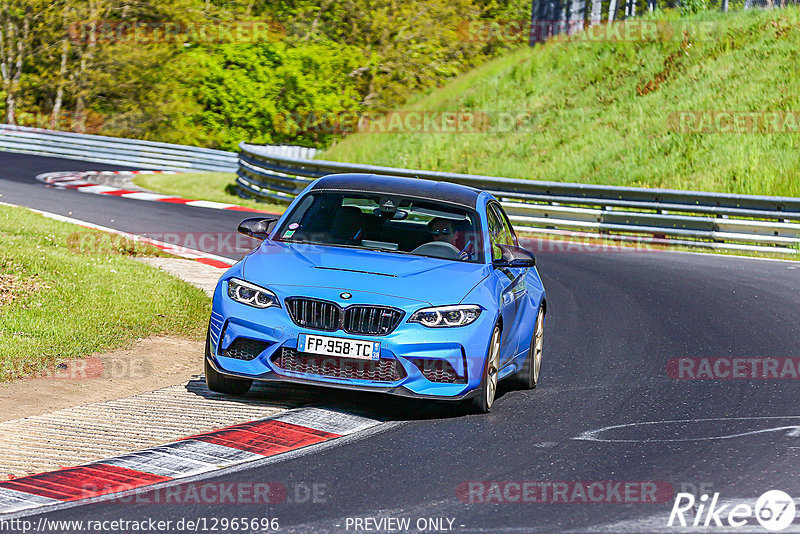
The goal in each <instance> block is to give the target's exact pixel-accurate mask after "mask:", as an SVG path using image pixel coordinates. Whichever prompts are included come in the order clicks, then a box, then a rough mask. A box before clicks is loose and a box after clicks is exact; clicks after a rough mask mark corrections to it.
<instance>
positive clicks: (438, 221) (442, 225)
mask: <svg viewBox="0 0 800 534" xmlns="http://www.w3.org/2000/svg"><path fill="white" fill-rule="evenodd" d="M428 230H429V231H430V232H431V235H432V236H433V240H434V241H438V242H446V243H450V244H451V245H453V246H454V247H455V248H456V249H457V250H458V257H459V258H460V259H462V260H467V259H469V258H470V254H471V250H472V239H470V238H469V237H468V236H469V234H470V232H466V231H463V230H456V228H455V225H454V221H451V220H450V219H445V218H442V217H436V218H435V219H431V221H430V222H429V223H428Z"/></svg>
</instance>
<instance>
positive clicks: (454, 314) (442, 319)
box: [408, 304, 481, 328]
mask: <svg viewBox="0 0 800 534" xmlns="http://www.w3.org/2000/svg"><path fill="white" fill-rule="evenodd" d="M480 314H481V307H480V306H476V305H475V304H464V305H456V306H434V307H433V308H422V309H421V310H418V311H416V312H414V315H412V316H411V319H409V320H408V322H409V323H419V324H421V325H423V326H427V327H429V328H447V327H452V326H466V325H468V324H470V323H473V322H475V319H477V318H478V316H479V315H480Z"/></svg>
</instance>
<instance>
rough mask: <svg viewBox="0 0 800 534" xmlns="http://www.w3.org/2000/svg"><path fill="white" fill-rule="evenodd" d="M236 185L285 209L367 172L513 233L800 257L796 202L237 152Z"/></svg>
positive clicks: (256, 149) (251, 149)
mask: <svg viewBox="0 0 800 534" xmlns="http://www.w3.org/2000/svg"><path fill="white" fill-rule="evenodd" d="M239 148H240V149H241V152H240V154H239V169H238V171H237V175H238V177H237V184H238V186H239V188H240V192H241V193H242V194H243V195H245V196H250V197H254V198H257V199H260V200H265V201H270V202H280V203H288V202H291V201H292V199H293V198H294V197H295V196H296V195H297V194H298V193H300V192H301V191H302V190H303V189H304V188H305V187H306V186H307V185H308V184H309V183H310V182H311V181H313V180H314V179H315V178H319V177H321V176H325V175H326V174H333V173H368V174H381V175H393V176H407V177H414V178H424V179H428V180H437V181H444V182H454V183H458V184H463V185H469V186H472V187H477V188H479V189H484V190H487V191H489V192H491V193H492V194H494V195H495V196H496V197H497V198H498V199H500V201H501V202H502V204H503V206H504V207H505V209H506V211H507V212H508V215H509V217H510V218H511V220H512V222H513V223H514V226H515V227H516V228H517V229H519V230H522V231H524V232H530V233H535V234H556V235H558V234H560V235H567V236H601V237H603V238H607V239H614V240H618V241H635V242H646V243H655V244H664V245H682V246H690V247H705V248H715V249H730V250H752V251H769V252H779V253H787V254H797V253H798V252H800V198H792V197H771V196H756V195H734V194H725V193H710V192H698V191H682V190H674V189H645V188H635V187H618V186H603V185H592V184H575V183H566V182H545V181H534V180H519V179H512V178H498V177H494V176H477V175H470V174H456V173H447V172H434V171H423V170H410V169H400V168H393V167H379V166H375V165H358V164H352V163H340V162H335V161H323V160H313V159H311V158H312V157H313V155H307V154H302V153H299V152H298V154H297V155H294V156H285V155H276V154H274V153H271V152H270V150H269V147H263V146H259V145H251V144H247V143H241V144H240V145H239Z"/></svg>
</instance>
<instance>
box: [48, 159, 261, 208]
mask: <svg viewBox="0 0 800 534" xmlns="http://www.w3.org/2000/svg"><path fill="white" fill-rule="evenodd" d="M137 174H180V173H179V172H177V171H147V170H144V171H65V172H48V173H44V174H40V175H38V176H37V177H36V179H37V180H39V181H40V182H43V183H45V184H47V185H52V186H54V187H58V188H61V189H76V190H78V191H80V192H81V193H93V194H95V195H111V196H116V197H121V198H132V199H134V200H149V201H152V202H168V203H170V204H184V205H186V206H194V207H197V208H211V209H216V210H231V211H244V212H250V213H273V212H270V211H266V210H259V209H255V208H246V207H244V206H237V205H236V204H226V203H224V202H212V201H210V200H190V199H187V198H181V197H175V196H170V195H160V194H157V193H147V192H144V191H132V190H130V189H120V188H118V187H112V186H109V185H99V184H95V183H92V182H91V181H88V180H86V178H91V177H93V176H110V175H130V176H134V175H137ZM273 214H274V213H273Z"/></svg>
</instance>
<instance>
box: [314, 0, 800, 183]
mask: <svg viewBox="0 0 800 534" xmlns="http://www.w3.org/2000/svg"><path fill="white" fill-rule="evenodd" d="M676 16H677V15H669V14H667V15H665V14H664V13H657V14H655V15H653V17H652V18H654V19H660V20H661V21H664V20H665V19H666V18H672V19H673V20H674V19H675V17H676ZM698 21H704V24H703V25H702V27H701V28H702V30H703V31H692V32H690V34H689V37H688V38H680V37H676V36H673V37H672V38H663V37H661V38H659V39H649V40H639V41H634V42H586V40H585V39H583V40H582V41H581V39H580V36H578V37H577V38H576V40H574V41H572V42H566V41H562V42H552V43H548V44H546V45H544V46H540V47H536V48H534V49H527V48H525V49H520V50H517V51H515V52H512V53H510V54H508V55H506V56H504V57H502V58H500V59H498V60H495V61H493V62H491V63H487V64H485V65H483V66H481V67H480V68H478V69H476V70H474V71H471V72H469V73H467V74H466V75H464V76H462V77H460V78H458V79H456V80H455V81H453V82H452V83H450V84H449V85H447V86H445V87H443V88H441V89H438V90H434V91H430V92H428V93H426V94H423V95H419V96H418V97H417V98H416V99H415V100H413V101H412V102H411V103H410V104H409V105H407V106H406V107H405V108H403V109H406V110H424V111H432V110H440V111H459V110H461V111H487V112H499V111H507V112H512V113H519V112H530V113H531V116H532V121H531V123H530V124H528V125H523V126H521V127H519V128H517V129H516V131H508V132H500V133H498V132H491V131H490V132H486V133H450V134H443V133H422V134H420V133H402V134H394V133H392V134H389V133H383V134H381V133H358V134H355V135H351V136H349V137H347V138H345V139H343V140H342V141H340V142H339V143H337V144H335V145H334V146H332V147H331V148H330V149H329V150H328V151H326V153H324V154H321V155H320V156H319V157H320V158H322V159H333V160H338V161H348V162H359V163H371V164H378V165H390V166H402V167H407V168H419V169H430V170H440V171H452V172H463V173H472V174H487V175H495V176H506V177H514V178H530V179H536V180H557V181H567V182H583V183H598V184H616V185H628V186H644V187H667V188H679V189H697V190H709V191H723V192H732V193H748V194H774V195H790V196H800V172H798V171H800V151H798V149H800V133H797V132H800V9H797V8H786V9H780V10H778V9H776V10H772V11H756V10H752V11H745V12H739V13H730V14H719V13H708V12H706V13H703V14H701V15H698V17H696V18H694V19H682V21H681V22H682V23H683V24H684V25H685V26H687V27H692V25H691V23H692V22H698ZM687 22H688V23H689V24H687ZM659 24H661V25H662V27H666V25H665V23H664V22H661V23H659ZM662 35H665V34H662ZM681 111H737V112H758V113H762V112H763V113H769V112H796V113H797V115H794V116H793V115H789V118H792V117H795V118H797V119H798V120H796V121H795V123H796V124H794V126H793V124H792V122H791V121H789V122H788V123H786V124H784V122H783V121H784V120H785V117H784V116H783V115H777V117H780V121H781V122H780V123H779V126H780V127H781V129H782V130H784V131H789V132H790V133H768V132H765V131H763V128H762V131H752V132H744V133H681V132H679V131H676V130H677V129H678V128H679V125H678V124H677V123H676V122H675V121H674V118H675V112H681ZM671 114H672V115H671ZM671 117H672V118H671ZM706 117H710V115H706ZM765 117H766V120H768V121H774V120H776V119H775V117H776V115H768V116H765ZM671 121H672V122H671ZM695 124H696V123H695ZM726 124H728V123H727V122H723V123H721V125H722V126H723V127H724V126H725V125H726ZM701 126H705V125H701ZM761 126H763V125H761ZM792 131H793V132H795V133H791V132H792Z"/></svg>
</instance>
